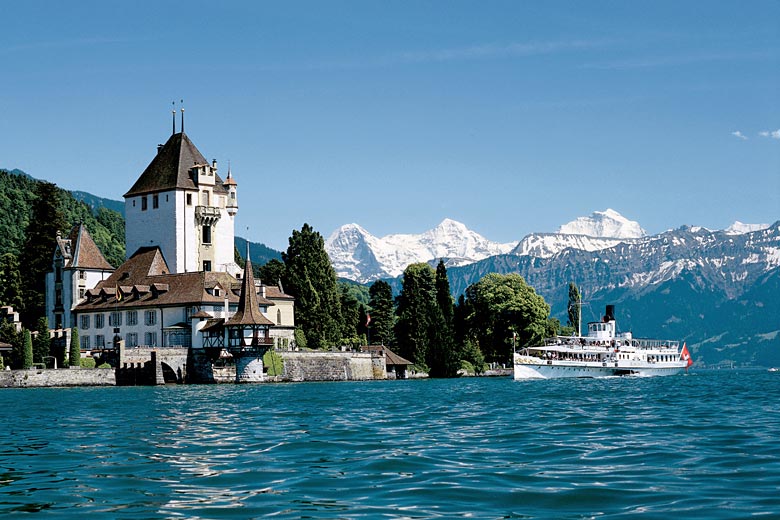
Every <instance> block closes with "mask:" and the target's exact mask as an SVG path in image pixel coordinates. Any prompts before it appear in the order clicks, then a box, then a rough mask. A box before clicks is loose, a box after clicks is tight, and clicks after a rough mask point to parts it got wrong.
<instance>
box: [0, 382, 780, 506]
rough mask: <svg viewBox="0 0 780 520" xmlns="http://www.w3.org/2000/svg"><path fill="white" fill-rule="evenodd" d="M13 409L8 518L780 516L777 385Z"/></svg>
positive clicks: (217, 388)
mask: <svg viewBox="0 0 780 520" xmlns="http://www.w3.org/2000/svg"><path fill="white" fill-rule="evenodd" d="M0 409H1V410H2V417H3V422H2V428H0V517H2V518H15V517H31V516H41V515H42V516H45V517H54V518H76V517H78V516H81V515H87V514H88V515H89V518H90V519H98V518H106V519H113V518H138V519H142V518H204V519H206V518H208V519H211V518H214V519H216V518H241V519H243V518H263V517H273V518H301V517H309V518H639V517H641V518H683V517H685V518H747V517H751V516H754V515H768V516H767V517H774V518H778V517H780V414H779V413H778V412H779V410H780V373H769V372H766V371H758V370H756V371H692V372H691V373H690V374H689V375H685V376H683V375H681V376H674V377H659V378H610V379H574V380H548V381H523V382H515V381H512V380H510V379H508V378H474V379H460V380H430V381H426V380H417V381H386V382H364V383H300V384H273V385H272V384H267V385H245V386H236V385H212V386H169V387H159V388H153V387H122V388H72V389H65V388H64V389H6V390H2V391H0ZM30 513H32V514H30Z"/></svg>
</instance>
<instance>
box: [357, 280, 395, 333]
mask: <svg viewBox="0 0 780 520" xmlns="http://www.w3.org/2000/svg"><path fill="white" fill-rule="evenodd" d="M368 294H369V297H370V299H369V301H368V306H369V308H370V310H369V312H368V314H369V315H370V316H371V323H370V325H369V327H370V329H371V331H370V332H371V337H370V338H369V339H370V341H371V342H372V343H373V344H382V345H393V344H395V338H394V336H393V325H394V321H395V319H394V316H393V290H392V289H391V288H390V284H388V283H387V282H384V281H382V280H377V281H376V282H374V283H373V284H372V285H371V288H370V289H369V290H368ZM366 321H368V320H367V319H366ZM366 321H364V322H363V323H365V322H366Z"/></svg>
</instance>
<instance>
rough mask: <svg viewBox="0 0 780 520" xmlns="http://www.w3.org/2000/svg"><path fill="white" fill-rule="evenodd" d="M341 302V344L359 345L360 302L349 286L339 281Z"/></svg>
mask: <svg viewBox="0 0 780 520" xmlns="http://www.w3.org/2000/svg"><path fill="white" fill-rule="evenodd" d="M338 287H339V292H340V296H339V302H340V303H341V344H342V345H352V346H355V347H356V346H358V345H359V344H360V340H359V339H358V328H359V327H360V304H358V301H357V299H356V298H355V297H354V296H352V294H351V293H350V290H349V286H348V285H347V284H346V283H342V282H339V284H338Z"/></svg>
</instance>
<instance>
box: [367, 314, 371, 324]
mask: <svg viewBox="0 0 780 520" xmlns="http://www.w3.org/2000/svg"><path fill="white" fill-rule="evenodd" d="M370 323H371V315H370V314H366V327H368V325H369V324H370Z"/></svg>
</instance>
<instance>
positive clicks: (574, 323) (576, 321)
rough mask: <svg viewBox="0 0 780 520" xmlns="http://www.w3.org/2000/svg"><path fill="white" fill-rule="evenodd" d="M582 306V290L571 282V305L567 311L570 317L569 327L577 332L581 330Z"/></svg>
mask: <svg viewBox="0 0 780 520" xmlns="http://www.w3.org/2000/svg"><path fill="white" fill-rule="evenodd" d="M581 305H582V299H581V296H580V290H579V289H578V288H577V286H576V285H574V282H569V305H568V306H567V311H568V315H569V322H568V325H569V327H572V328H573V329H574V331H575V332H577V331H579V330H580V314H581V313H580V306H581Z"/></svg>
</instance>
